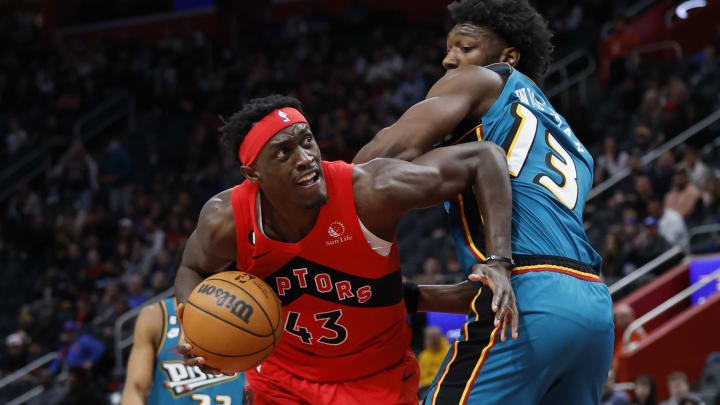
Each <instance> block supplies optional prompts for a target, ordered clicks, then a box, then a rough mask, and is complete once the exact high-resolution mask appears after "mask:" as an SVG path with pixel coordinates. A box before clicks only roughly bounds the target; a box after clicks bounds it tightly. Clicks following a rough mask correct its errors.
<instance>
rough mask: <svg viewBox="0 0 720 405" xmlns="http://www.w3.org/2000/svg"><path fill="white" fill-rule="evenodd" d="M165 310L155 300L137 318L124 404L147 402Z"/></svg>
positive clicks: (142, 403) (123, 397)
mask: <svg viewBox="0 0 720 405" xmlns="http://www.w3.org/2000/svg"><path fill="white" fill-rule="evenodd" d="M161 325H162V311H161V310H160V304H157V303H156V304H152V305H150V306H147V307H145V308H143V309H142V311H140V315H139V316H138V318H137V321H135V333H134V338H133V347H132V350H131V351H130V358H129V359H128V364H127V376H126V377H125V388H123V392H122V402H121V405H144V404H145V403H146V402H147V399H148V396H149V395H150V387H152V383H153V366H154V364H155V353H156V352H157V346H158V345H159V343H160V334H161V333H162V331H161Z"/></svg>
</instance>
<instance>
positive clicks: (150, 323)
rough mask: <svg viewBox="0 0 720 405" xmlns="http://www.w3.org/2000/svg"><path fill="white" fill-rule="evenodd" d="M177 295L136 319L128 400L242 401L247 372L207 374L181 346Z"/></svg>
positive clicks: (227, 404) (135, 403)
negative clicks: (189, 363) (190, 361)
mask: <svg viewBox="0 0 720 405" xmlns="http://www.w3.org/2000/svg"><path fill="white" fill-rule="evenodd" d="M175 305H176V303H175V298H168V299H165V300H163V301H160V302H158V303H155V304H152V305H149V306H147V307H145V308H143V309H142V311H141V312H140V315H139V316H138V319H137V322H136V323H135V334H134V335H135V336H134V342H133V348H132V351H131V352H130V359H129V360H128V367H127V378H126V380H125V388H124V389H123V395H122V405H140V404H149V405H172V404H192V405H241V404H243V403H250V401H247V402H245V401H244V394H245V393H244V391H245V376H244V375H243V374H242V373H237V374H235V375H232V376H227V375H223V374H219V375H214V374H206V373H203V372H202V371H200V369H199V368H198V367H197V366H194V367H193V366H186V365H185V362H184V359H183V357H182V356H180V355H179V354H178V353H177V351H176V347H177V340H178V336H179V333H180V324H179V323H178V319H177V314H176V312H175Z"/></svg>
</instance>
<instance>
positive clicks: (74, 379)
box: [58, 367, 109, 405]
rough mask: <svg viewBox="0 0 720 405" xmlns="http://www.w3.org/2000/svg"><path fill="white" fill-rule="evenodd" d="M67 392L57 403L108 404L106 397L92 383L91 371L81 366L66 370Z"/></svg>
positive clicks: (65, 404)
mask: <svg viewBox="0 0 720 405" xmlns="http://www.w3.org/2000/svg"><path fill="white" fill-rule="evenodd" d="M67 387H68V388H67V393H66V394H65V396H64V397H63V398H62V399H61V400H60V402H59V403H58V405H86V404H93V405H96V404H97V405H109V401H108V399H107V398H106V397H105V395H103V394H102V391H101V390H100V389H99V387H98V386H97V385H96V384H95V383H94V381H93V378H92V374H91V372H90V371H89V370H88V369H86V368H83V367H71V368H70V370H69V371H68V379H67Z"/></svg>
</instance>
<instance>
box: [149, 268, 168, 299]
mask: <svg viewBox="0 0 720 405" xmlns="http://www.w3.org/2000/svg"><path fill="white" fill-rule="evenodd" d="M168 288H170V281H169V280H168V278H167V276H166V275H165V273H163V272H161V271H157V272H155V273H153V275H152V291H151V293H150V296H151V297H154V296H156V295H158V294H160V293H162V292H164V291H165V290H167V289H168Z"/></svg>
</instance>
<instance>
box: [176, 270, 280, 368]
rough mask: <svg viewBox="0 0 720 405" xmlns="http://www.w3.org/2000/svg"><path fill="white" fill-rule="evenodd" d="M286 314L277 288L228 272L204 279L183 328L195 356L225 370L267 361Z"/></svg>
mask: <svg viewBox="0 0 720 405" xmlns="http://www.w3.org/2000/svg"><path fill="white" fill-rule="evenodd" d="M282 320H283V312H282V305H281V304H280V300H279V299H278V297H277V296H276V295H275V293H274V292H273V290H272V289H271V288H270V287H269V286H268V285H267V284H265V282H263V281H262V280H260V279H259V278H257V277H255V276H253V275H251V274H248V273H244V272H241V271H226V272H223V273H218V274H214V275H212V276H210V277H208V278H206V279H205V280H203V281H202V282H201V283H200V284H199V285H198V286H197V287H195V289H194V290H193V292H192V293H191V294H190V297H189V298H188V302H187V305H186V306H185V313H184V314H183V330H184V332H185V340H186V341H187V342H188V343H189V344H191V345H192V346H193V354H194V355H196V356H202V357H204V358H205V360H206V362H207V365H208V366H210V367H214V368H217V369H219V370H222V371H223V372H235V371H243V370H247V369H250V368H253V367H256V366H257V365H259V364H260V363H262V362H263V360H265V359H266V358H267V357H268V356H270V354H272V352H273V350H275V347H276V346H277V344H278V342H279V341H280V336H282Z"/></svg>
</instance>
